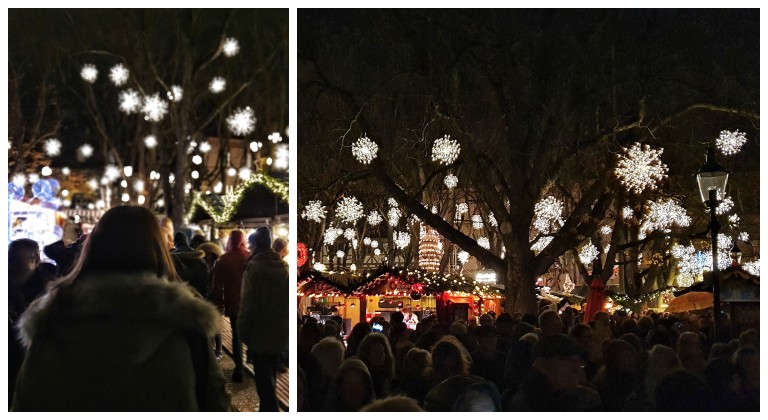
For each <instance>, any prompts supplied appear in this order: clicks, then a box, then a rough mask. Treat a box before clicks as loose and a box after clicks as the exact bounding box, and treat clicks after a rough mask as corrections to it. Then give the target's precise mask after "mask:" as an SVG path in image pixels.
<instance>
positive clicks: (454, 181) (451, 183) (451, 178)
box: [443, 174, 459, 190]
mask: <svg viewBox="0 0 768 420" xmlns="http://www.w3.org/2000/svg"><path fill="white" fill-rule="evenodd" d="M443 183H444V184H445V186H446V187H448V189H449V190H452V189H454V188H456V186H457V185H459V178H458V177H457V176H456V175H454V174H448V175H446V176H445V179H443Z"/></svg>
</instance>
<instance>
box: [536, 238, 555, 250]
mask: <svg viewBox="0 0 768 420" xmlns="http://www.w3.org/2000/svg"><path fill="white" fill-rule="evenodd" d="M553 238H554V237H553V236H542V237H540V238H539V239H537V240H536V242H534V243H533V244H532V245H531V250H532V251H534V252H536V253H537V254H538V253H539V252H541V251H543V250H544V248H546V247H547V245H549V243H550V242H552V239H553Z"/></svg>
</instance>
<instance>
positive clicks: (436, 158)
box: [432, 134, 461, 165]
mask: <svg viewBox="0 0 768 420" xmlns="http://www.w3.org/2000/svg"><path fill="white" fill-rule="evenodd" d="M460 152H461V146H460V145H459V142H458V141H456V140H451V136H449V135H447V134H446V135H445V136H444V137H442V138H439V139H437V140H435V144H434V145H433V146H432V162H440V163H442V164H445V165H450V164H452V163H453V162H455V161H456V159H457V158H458V157H459V153H460Z"/></svg>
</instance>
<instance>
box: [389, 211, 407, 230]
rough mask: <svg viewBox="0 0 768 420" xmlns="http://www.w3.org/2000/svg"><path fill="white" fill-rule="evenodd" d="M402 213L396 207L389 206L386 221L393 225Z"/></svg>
mask: <svg viewBox="0 0 768 420" xmlns="http://www.w3.org/2000/svg"><path fill="white" fill-rule="evenodd" d="M402 215H403V213H402V212H401V211H400V209H399V208H397V207H390V208H389V211H388V212H387V222H388V223H389V225H390V226H392V227H395V226H397V224H398V223H399V222H400V217H402Z"/></svg>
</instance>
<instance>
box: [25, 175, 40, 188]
mask: <svg viewBox="0 0 768 420" xmlns="http://www.w3.org/2000/svg"><path fill="white" fill-rule="evenodd" d="M27 179H28V180H29V183H30V184H32V185H33V186H34V185H35V184H37V181H40V177H39V176H38V175H37V174H29V175H28V176H27Z"/></svg>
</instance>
